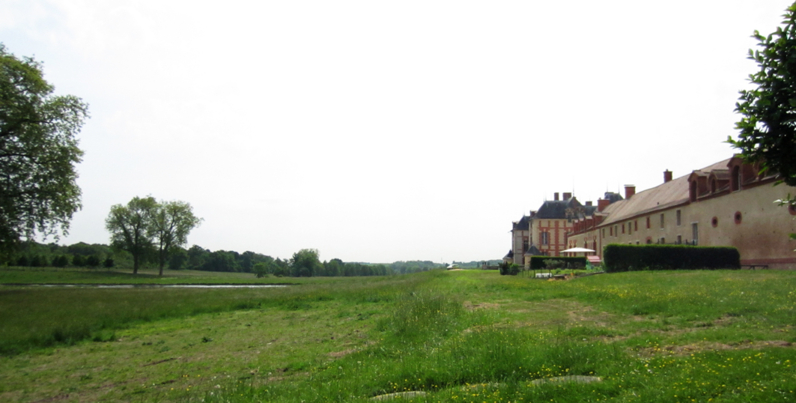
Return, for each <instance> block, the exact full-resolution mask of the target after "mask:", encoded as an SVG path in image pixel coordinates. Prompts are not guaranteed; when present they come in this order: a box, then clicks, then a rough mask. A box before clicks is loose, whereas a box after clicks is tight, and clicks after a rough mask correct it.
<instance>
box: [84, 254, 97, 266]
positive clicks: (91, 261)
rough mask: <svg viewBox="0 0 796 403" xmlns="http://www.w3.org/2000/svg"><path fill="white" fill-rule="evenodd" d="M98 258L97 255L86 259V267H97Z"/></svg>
mask: <svg viewBox="0 0 796 403" xmlns="http://www.w3.org/2000/svg"><path fill="white" fill-rule="evenodd" d="M99 265H100V258H99V256H97V255H91V256H89V257H87V258H86V266H88V267H91V268H92V269H93V268H96V267H99Z"/></svg>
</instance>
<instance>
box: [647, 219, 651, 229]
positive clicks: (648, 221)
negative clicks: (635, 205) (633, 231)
mask: <svg viewBox="0 0 796 403" xmlns="http://www.w3.org/2000/svg"><path fill="white" fill-rule="evenodd" d="M647 229H650V218H649V217H647Z"/></svg>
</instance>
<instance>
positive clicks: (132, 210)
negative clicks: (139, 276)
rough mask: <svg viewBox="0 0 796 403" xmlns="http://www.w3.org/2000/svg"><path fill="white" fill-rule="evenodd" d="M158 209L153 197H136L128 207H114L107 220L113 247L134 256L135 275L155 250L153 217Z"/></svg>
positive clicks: (117, 205) (106, 223) (106, 226)
mask: <svg viewBox="0 0 796 403" xmlns="http://www.w3.org/2000/svg"><path fill="white" fill-rule="evenodd" d="M156 209H157V201H155V199H154V198H153V197H151V196H148V197H145V198H140V197H134V198H133V199H132V200H130V201H129V202H128V203H127V205H126V206H125V205H121V204H116V205H114V206H112V207H111V212H110V214H108V218H106V219H105V228H106V229H107V230H108V232H110V233H111V245H112V246H113V247H115V248H118V249H121V250H124V251H127V252H129V253H130V254H131V255H132V256H133V273H138V268H139V267H140V265H141V263H142V261H143V260H144V259H145V257H146V256H147V254H148V253H150V252H151V251H152V250H153V245H152V216H153V214H154V213H155V210H156Z"/></svg>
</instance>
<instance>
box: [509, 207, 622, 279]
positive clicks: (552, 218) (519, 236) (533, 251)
mask: <svg viewBox="0 0 796 403" xmlns="http://www.w3.org/2000/svg"><path fill="white" fill-rule="evenodd" d="M606 195H611V197H612V198H613V199H614V200H619V199H621V196H619V195H617V194H615V193H606ZM562 196H563V198H560V199H559V193H554V195H553V200H546V201H545V202H544V203H542V205H541V207H539V209H538V210H533V211H531V212H530V215H523V216H522V218H521V219H520V220H519V221H515V222H513V223H512V230H511V239H512V247H511V250H510V251H509V253H508V254H506V256H505V257H504V258H503V259H504V261H508V262H512V263H515V264H518V265H524V266H526V267H527V266H529V265H530V258H531V256H540V255H541V256H560V255H561V251H563V250H564V249H566V245H567V243H566V236H567V234H568V233H569V232H571V231H572V230H573V225H574V222H575V220H576V219H577V218H579V217H585V216H587V215H591V214H593V212H594V211H595V210H596V209H597V207H596V206H593V205H592V203H591V202H586V204H585V205H583V204H581V203H580V202H579V201H578V199H577V198H575V197H573V196H572V193H569V192H566V193H563V195H562Z"/></svg>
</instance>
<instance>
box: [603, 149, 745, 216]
mask: <svg viewBox="0 0 796 403" xmlns="http://www.w3.org/2000/svg"><path fill="white" fill-rule="evenodd" d="M729 162H730V158H728V159H726V160H723V161H719V162H717V163H715V164H712V165H708V166H707V167H705V168H702V169H698V170H697V171H701V172H710V171H712V170H714V169H726V167H727V164H728V163H729ZM689 176H691V172H689V173H688V175H685V176H681V177H679V178H677V179H672V180H671V181H669V182H666V183H664V184H661V185H658V186H656V187H654V188H652V189H647V190H645V191H643V192H638V193H636V194H635V195H633V197H631V198H630V199H627V200H620V201H618V202H615V203H611V204H610V205H609V206H608V207H606V208H605V210H603V213H604V214H606V215H607V216H608V217H607V218H606V219H605V221H603V222H602V223H600V225H599V226H598V227H603V226H607V225H610V224H613V223H615V222H619V221H623V220H626V219H629V218H632V217H635V216H639V215H642V214H648V213H651V212H654V211H658V210H664V209H667V208H670V207H673V206H677V205H680V204H685V203H687V202H688V200H689V198H688V196H689V195H688V191H689V189H688V177H689ZM606 196H608V193H606Z"/></svg>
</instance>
